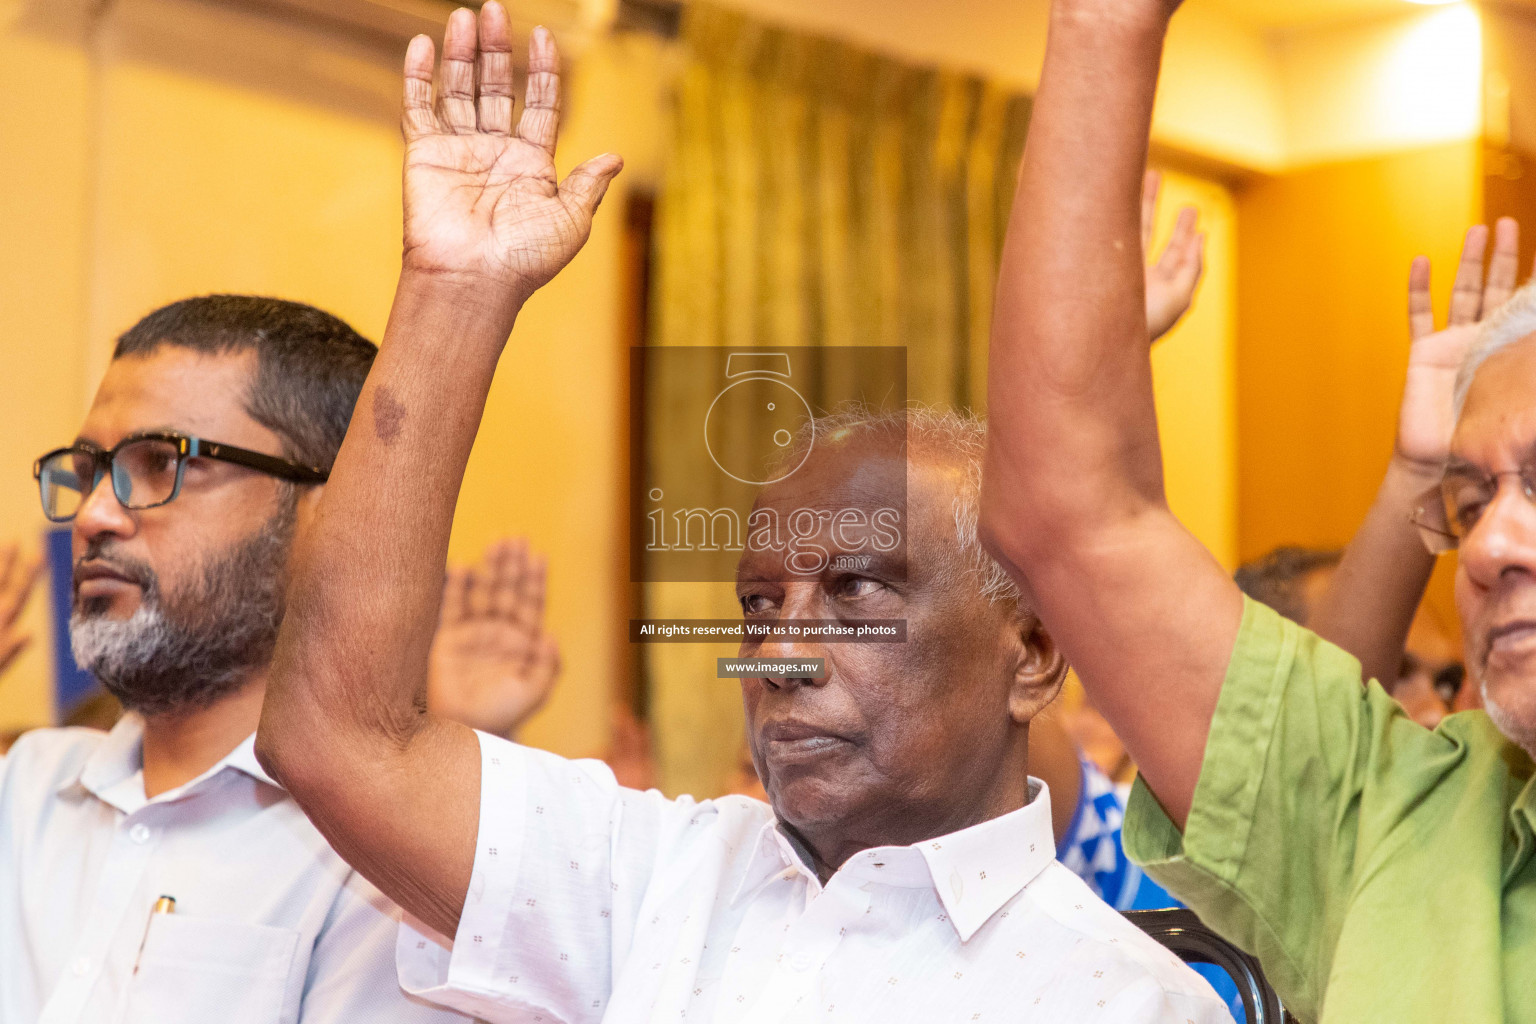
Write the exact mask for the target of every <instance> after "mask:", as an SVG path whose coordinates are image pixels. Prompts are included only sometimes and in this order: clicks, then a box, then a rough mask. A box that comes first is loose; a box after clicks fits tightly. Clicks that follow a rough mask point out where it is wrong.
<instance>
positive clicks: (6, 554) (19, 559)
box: [0, 543, 42, 672]
mask: <svg viewBox="0 0 1536 1024" xmlns="http://www.w3.org/2000/svg"><path fill="white" fill-rule="evenodd" d="M41 568H42V560H41V559H39V558H38V557H37V556H35V555H23V554H22V553H21V546H20V545H18V544H15V543H11V544H6V545H4V546H0V672H4V671H5V670H6V669H7V668H9V667H10V665H11V662H13V661H15V660H16V657H17V655H19V654H21V652H22V651H24V650H26V649H27V646H28V645H29V644H30V643H31V642H32V634H31V633H30V632H28V631H27V630H26V629H24V628H22V627H21V625H20V624H19V623H18V621H17V620H18V619H20V618H21V613H22V610H23V609H25V608H26V606H27V599H28V598H29V597H31V596H32V588H33V586H34V585H35V584H36V583H37V576H38V571H39V570H40V569H41Z"/></svg>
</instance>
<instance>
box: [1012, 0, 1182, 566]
mask: <svg viewBox="0 0 1536 1024" xmlns="http://www.w3.org/2000/svg"><path fill="white" fill-rule="evenodd" d="M1146 6H1147V5H1144V4H1142V5H1132V4H1127V5H1122V7H1121V9H1120V10H1117V11H1114V12H1113V13H1105V9H1108V8H1113V7H1114V5H1111V4H1097V3H1095V4H1079V3H1075V2H1071V3H1058V4H1056V5H1055V7H1054V8H1053V11H1052V19H1051V28H1050V44H1049V46H1048V48H1047V55H1046V64H1045V69H1044V73H1043V76H1042V80H1041V86H1040V93H1039V96H1038V99H1037V103H1036V107H1035V111H1036V113H1035V116H1034V119H1033V120H1032V122H1031V124H1030V133H1029V142H1028V145H1027V147H1026V150H1025V156H1024V164H1023V168H1022V171H1021V173H1020V186H1019V193H1018V195H1019V198H1018V200H1017V202H1016V203H1015V206H1014V210H1013V214H1012V218H1011V220H1010V222H1009V229H1008V239H1007V242H1006V244H1005V247H1004V251H1003V258H1002V266H1001V277H1002V279H1003V281H1004V282H1005V285H1004V286H1003V287H1001V288H1000V289H999V297H998V303H997V308H996V312H995V319H994V325H993V341H992V352H991V362H990V371H989V372H990V380H989V389H988V390H989V409H990V415H991V417H992V422H993V424H994V425H995V428H996V429H994V431H993V441H992V444H991V447H990V449H989V452H988V467H987V468H988V473H989V476H988V479H987V484H988V488H989V490H991V491H992V493H993V496H994V497H996V498H999V499H1005V498H1006V495H1010V494H1018V495H1021V496H1022V495H1028V501H1029V504H1030V505H1031V507H1036V508H1038V507H1041V504H1042V503H1052V502H1054V503H1059V504H1060V505H1061V506H1062V507H1076V508H1078V509H1079V510H1085V511H1087V512H1088V514H1090V515H1092V514H1095V513H1094V510H1104V511H1116V512H1118V511H1122V510H1124V509H1125V507H1126V502H1127V501H1133V502H1134V501H1151V502H1160V501H1161V500H1162V470H1161V459H1160V457H1159V453H1158V446H1157V430H1156V419H1155V413H1154V409H1153V405H1152V388H1151V364H1150V360H1149V358H1148V352H1147V323H1146V309H1145V298H1144V288H1145V283H1144V272H1143V266H1142V253H1141V243H1140V196H1141V183H1142V174H1143V169H1144V167H1145V164H1146V152H1147V143H1148V130H1149V129H1148V125H1149V123H1150V120H1151V110H1152V101H1153V97H1154V94H1155V92H1156V83H1157V72H1158V64H1159V60H1160V55H1161V47H1162V40H1163V34H1164V31H1165V28H1166V21H1165V19H1163V18H1152V17H1145V16H1142V17H1133V16H1131V14H1130V13H1129V12H1130V10H1131V8H1132V7H1136V8H1137V9H1138V10H1140V9H1141V8H1145V7H1146ZM1000 503H1007V504H1012V502H1006V501H1004V502H1000ZM1071 522H1072V521H1069V520H1063V521H1062V523H1061V525H1062V526H1067V525H1070V524H1071ZM991 525H992V526H993V528H994V529H995V530H999V531H1006V530H1007V524H1006V523H1004V522H1001V521H994V522H993V523H992V524H991ZM994 539H995V540H997V541H1001V542H1004V543H1006V544H1008V546H1009V547H1013V546H1015V545H1029V544H1031V543H1032V542H1038V543H1039V544H1041V545H1042V546H1044V545H1045V543H1046V542H1045V539H1044V538H1043V537H1041V536H1040V535H1039V533H1038V532H1037V531H1034V530H1033V529H1032V530H1031V531H1030V532H1029V533H1028V534H1027V535H1023V534H1021V535H1018V536H994Z"/></svg>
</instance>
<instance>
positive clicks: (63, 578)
mask: <svg viewBox="0 0 1536 1024" xmlns="http://www.w3.org/2000/svg"><path fill="white" fill-rule="evenodd" d="M69 532H70V531H69V528H68V527H62V528H56V529H52V530H49V531H48V532H47V534H46V535H45V537H44V545H45V547H46V549H47V551H48V607H49V611H50V612H51V613H52V615H53V666H54V670H53V710H54V721H56V722H62V721H63V720H64V718H65V716H67V715H68V714H69V712H70V711H71V710H72V709H73V708H74V706H75V705H76V704H79V703H80V702H81V701H82V700H84V699H85V698H87V697H89V696H91V695H92V694H94V693H95V692H96V689H97V687H96V679H95V677H93V676H92V675H91V674H90V673H89V672H86V671H84V670H82V669H81V668H80V667H79V666H77V665H76V664H75V657H74V655H73V654H71V653H70V651H69V609H70V605H71V603H72V602H71V597H72V595H71V592H70V591H71V589H72V588H71V585H70V584H71V582H72V580H73V578H74V559H73V557H72V556H71V553H70V547H69Z"/></svg>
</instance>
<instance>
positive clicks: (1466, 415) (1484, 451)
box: [1451, 335, 1536, 472]
mask: <svg viewBox="0 0 1536 1024" xmlns="http://www.w3.org/2000/svg"><path fill="white" fill-rule="evenodd" d="M1533 449H1536V335H1530V336H1527V337H1525V338H1522V339H1521V340H1520V341H1517V342H1515V343H1513V344H1511V345H1509V346H1508V347H1506V348H1503V349H1500V350H1499V351H1498V352H1496V353H1494V354H1493V355H1491V356H1489V357H1488V358H1487V359H1486V360H1485V361H1484V362H1483V364H1482V365H1481V366H1479V367H1478V368H1477V372H1476V374H1475V375H1474V376H1473V378H1472V383H1471V385H1470V386H1469V387H1468V388H1467V397H1466V401H1465V402H1464V403H1463V405H1462V409H1461V418H1460V419H1459V420H1457V422H1456V431H1455V434H1454V435H1453V437H1452V439H1451V458H1452V460H1453V462H1463V463H1467V464H1469V465H1472V466H1476V467H1479V468H1482V469H1485V470H1489V471H1493V472H1502V471H1504V470H1507V469H1512V468H1514V467H1515V466H1517V465H1519V464H1520V463H1523V462H1524V461H1526V460H1527V459H1528V458H1529V457H1530V455H1531V454H1532V450H1533Z"/></svg>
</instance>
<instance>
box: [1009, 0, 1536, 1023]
mask: <svg viewBox="0 0 1536 1024" xmlns="http://www.w3.org/2000/svg"><path fill="white" fill-rule="evenodd" d="M1178 5H1179V0H1055V3H1054V5H1053V9H1052V15H1051V27H1050V40H1049V45H1048V48H1047V56H1046V66H1045V71H1044V75H1043V77H1042V81H1041V87H1040V91H1039V94H1038V96H1037V99H1036V103H1035V108H1034V118H1033V122H1032V124H1031V129H1030V138H1029V143H1028V149H1027V151H1026V154H1025V159H1024V167H1023V170H1022V172H1021V180H1020V190H1019V197H1018V200H1017V203H1016V207H1015V209H1014V212H1013V219H1012V223H1011V225H1010V229H1009V234H1008V239H1007V243H1006V246H1005V250H1004V256H1003V267H1002V281H1001V285H1000V288H999V293H998V300H997V311H996V318H995V321H994V327H993V338H992V351H991V362H990V367H991V369H990V382H989V388H990V393H989V398H990V412H991V420H992V426H991V440H990V447H989V450H988V457H987V465H986V475H985V481H984V486H983V495H982V513H981V516H982V521H981V532H982V535H983V538H984V540H985V542H986V544H987V546H988V549H989V550H990V551H991V553H992V554H993V555H994V556H995V557H997V559H998V560H999V561H1000V562H1002V563H1003V565H1004V566H1006V567H1007V568H1008V569H1009V571H1010V573H1011V574H1012V575H1013V576H1014V577H1015V579H1016V580H1018V582H1019V583H1020V584H1021V586H1022V587H1023V588H1024V590H1025V593H1026V594H1027V595H1030V596H1031V598H1032V599H1033V601H1034V603H1035V607H1036V608H1037V610H1038V611H1039V613H1040V615H1041V618H1042V620H1043V622H1044V623H1045V624H1046V626H1047V627H1048V628H1049V629H1050V631H1051V633H1052V634H1053V636H1054V637H1055V639H1056V641H1057V643H1058V644H1059V646H1060V647H1061V648H1062V650H1063V651H1064V652H1065V653H1066V655H1067V657H1068V659H1069V660H1070V661H1071V663H1072V664H1073V665H1074V666H1075V667H1076V669H1077V671H1078V674H1079V675H1080V676H1081V678H1082V680H1083V683H1084V685H1085V687H1086V688H1087V689H1088V691H1089V692H1090V694H1091V695H1092V696H1093V699H1094V703H1095V705H1096V706H1097V707H1098V708H1099V709H1100V710H1101V711H1102V712H1103V713H1104V715H1105V716H1106V718H1108V720H1109V721H1110V723H1111V724H1112V725H1113V726H1114V728H1115V730H1116V732H1117V733H1118V734H1119V735H1120V737H1121V738H1122V739H1123V740H1124V741H1125V744H1126V747H1127V749H1128V750H1129V751H1130V753H1131V755H1132V756H1133V758H1134V759H1135V760H1136V762H1137V764H1138V765H1139V766H1140V768H1141V781H1140V782H1139V783H1138V785H1137V791H1136V794H1135V795H1134V797H1133V805H1132V807H1131V809H1130V811H1129V813H1128V816H1127V821H1126V836H1127V841H1128V845H1129V846H1130V849H1131V851H1132V853H1133V855H1134V856H1137V857H1138V858H1140V859H1142V860H1143V861H1145V862H1146V863H1147V864H1148V865H1149V867H1150V869H1151V871H1152V873H1153V875H1154V877H1157V878H1158V879H1159V880H1160V881H1163V882H1164V883H1165V884H1167V885H1168V886H1169V887H1170V888H1171V889H1172V890H1173V891H1174V892H1175V893H1176V894H1177V895H1179V896H1180V897H1181V898H1182V899H1184V900H1186V901H1187V902H1188V903H1189V904H1190V906H1192V907H1193V908H1194V909H1195V910H1196V911H1197V912H1198V913H1199V914H1200V915H1201V916H1202V918H1204V919H1205V920H1206V921H1208V922H1209V923H1210V924H1211V925H1213V926H1214V927H1216V928H1217V929H1218V930H1220V931H1222V932H1223V933H1224V934H1226V935H1228V936H1230V937H1231V938H1233V939H1234V940H1236V941H1237V942H1238V943H1239V944H1240V945H1243V946H1244V947H1246V948H1248V949H1250V950H1252V951H1253V952H1254V953H1256V954H1257V955H1258V956H1259V957H1260V959H1261V960H1262V962H1263V965H1264V967H1265V970H1266V972H1267V973H1268V975H1269V977H1270V979H1271V980H1272V982H1273V983H1274V984H1275V986H1276V988H1277V989H1278V990H1279V992H1280V994H1281V997H1282V999H1283V1000H1284V1001H1285V1002H1286V1004H1287V1005H1288V1007H1289V1008H1290V1009H1291V1010H1292V1012H1293V1013H1295V1014H1296V1015H1298V1016H1299V1017H1301V1018H1302V1019H1305V1020H1309V1021H1317V1022H1322V1024H1329V1022H1338V1024H1345V1022H1348V1024H1355V1022H1361V1021H1378V1020H1379V1021H1394V1022H1414V1021H1426V1022H1428V1021H1435V1022H1445V1021H1456V1022H1463V1021H1475V1022H1480V1021H1498V1020H1509V1021H1521V1020H1528V1021H1536V957H1533V954H1536V866H1533V864H1532V858H1531V854H1532V850H1533V848H1536V839H1533V821H1536V817H1533V813H1532V806H1533V802H1536V798H1533V796H1532V795H1531V791H1530V789H1529V787H1528V782H1529V779H1530V777H1531V775H1532V767H1531V762H1530V760H1529V756H1528V753H1527V752H1528V751H1531V750H1533V749H1536V502H1533V499H1532V497H1531V496H1532V494H1533V493H1536V486H1533V485H1536V465H1533V449H1536V294H1532V293H1529V292H1525V293H1521V294H1520V295H1518V296H1516V298H1515V299H1514V300H1513V301H1511V302H1510V303H1509V305H1508V306H1507V307H1505V309H1504V310H1502V311H1501V312H1500V313H1499V314H1498V315H1497V316H1495V317H1493V318H1492V319H1491V320H1490V321H1489V322H1488V323H1487V324H1485V325H1484V326H1483V328H1482V329H1481V333H1480V334H1479V333H1478V330H1479V329H1478V328H1477V327H1476V326H1475V324H1476V323H1477V321H1478V320H1479V319H1480V318H1481V314H1482V311H1483V310H1484V309H1485V308H1486V309H1490V310H1491V309H1493V308H1495V307H1497V306H1499V305H1500V304H1502V303H1503V302H1504V300H1505V299H1506V298H1508V296H1509V292H1510V291H1511V290H1512V288H1513V283H1514V277H1515V271H1514V266H1513V255H1512V245H1511V242H1512V240H1513V235H1514V229H1513V225H1512V224H1502V225H1501V226H1500V230H1499V244H1498V247H1497V252H1496V254H1495V257H1494V262H1493V264H1492V266H1491V268H1490V271H1489V282H1488V286H1487V288H1484V287H1483V286H1482V280H1481V278H1482V250H1483V248H1484V247H1485V246H1486V244H1487V239H1488V233H1487V231H1486V229H1475V230H1474V231H1473V232H1471V233H1470V234H1469V245H1468V257H1467V259H1466V260H1464V266H1463V270H1462V273H1461V274H1460V275H1458V285H1457V296H1456V300H1455V302H1454V303H1453V308H1452V317H1451V321H1452V327H1451V328H1450V329H1449V330H1447V331H1442V332H1439V333H1436V332H1435V331H1434V329H1433V317H1432V315H1431V314H1430V312H1429V309H1428V266H1427V264H1425V263H1422V262H1421V263H1419V264H1416V266H1415V270H1414V279H1413V288H1412V294H1413V296H1414V301H1413V318H1414V319H1413V322H1414V335H1415V339H1416V341H1415V348H1414V352H1413V356H1412V366H1411V368H1410V373H1409V384H1408V389H1407V392H1406V393H1405V397H1404V409H1405V415H1404V419H1403V421H1402V423H1401V424H1400V428H1399V437H1398V442H1397V451H1396V453H1395V457H1394V460H1393V464H1392V469H1391V471H1390V472H1389V474H1388V477H1387V480H1386V482H1385V483H1384V484H1383V487H1382V491H1381V495H1380V497H1379V499H1378V502H1377V505H1376V507H1375V508H1374V509H1373V510H1372V513H1371V517H1370V519H1369V520H1368V521H1367V524H1366V527H1365V528H1364V530H1363V532H1362V535H1361V537H1359V538H1357V541H1356V544H1355V545H1354V546H1353V548H1352V550H1351V552H1350V555H1349V557H1348V558H1347V559H1346V562H1345V564H1344V566H1342V567H1341V570H1340V574H1341V577H1344V578H1345V580H1346V584H1347V585H1346V586H1345V587H1343V588H1336V589H1340V590H1343V591H1348V592H1349V593H1354V594H1361V593H1364V594H1366V595H1367V597H1368V599H1367V600H1363V601H1360V602H1359V603H1358V606H1357V607H1345V606H1339V607H1334V608H1333V609H1331V611H1328V612H1327V613H1326V614H1327V616H1328V618H1329V621H1330V627H1329V629H1328V630H1326V631H1324V635H1326V636H1329V637H1330V638H1331V639H1333V640H1335V641H1337V642H1339V643H1341V644H1343V645H1344V646H1348V647H1349V649H1350V650H1354V651H1357V652H1358V653H1360V654H1361V658H1362V659H1363V660H1364V662H1365V664H1366V667H1367V669H1369V674H1370V675H1380V674H1381V672H1382V671H1383V669H1382V668H1380V667H1378V666H1381V665H1387V666H1389V667H1390V665H1391V662H1390V660H1388V657H1387V655H1388V654H1390V651H1391V650H1392V648H1393V647H1394V645H1395V646H1396V649H1397V650H1398V651H1399V652H1400V651H1401V643H1402V638H1403V637H1404V636H1405V635H1406V633H1407V628H1408V623H1409V621H1411V618H1412V608H1413V605H1414V604H1415V603H1416V602H1417V597H1418V593H1417V589H1418V588H1421V587H1422V583H1423V577H1424V575H1425V574H1426V573H1427V571H1428V565H1429V556H1428V553H1427V552H1425V551H1423V550H1419V551H1414V550H1413V549H1412V548H1413V545H1414V544H1415V543H1416V540H1415V537H1414V535H1413V532H1412V530H1411V529H1410V528H1409V527H1408V526H1407V514H1408V513H1409V512H1410V511H1413V510H1414V509H1415V508H1416V507H1417V506H1418V503H1417V502H1415V500H1414V496H1415V495H1421V494H1422V493H1423V492H1424V491H1426V490H1429V489H1431V488H1432V487H1434V485H1436V484H1437V483H1438V482H1439V481H1440V480H1441V477H1442V472H1443V474H1444V486H1443V495H1438V496H1437V497H1436V498H1435V500H1434V501H1433V502H1430V503H1428V504H1426V505H1425V506H1424V508H1423V509H1421V510H1420V511H1421V514H1420V517H1419V521H1420V522H1421V524H1422V525H1424V526H1426V527H1429V528H1431V529H1432V530H1434V531H1438V533H1435V534H1433V536H1436V537H1439V538H1440V539H1441V544H1440V546H1441V547H1446V548H1448V547H1453V546H1459V548H1460V552H1461V562H1460V567H1459V573H1458V578H1457V599H1458V604H1459V606H1460V609H1461V613H1462V618H1463V625H1464V629H1465V633H1466V639H1467V664H1468V669H1469V671H1470V673H1471V675H1472V678H1473V679H1474V680H1475V681H1476V682H1478V683H1479V684H1480V685H1481V686H1482V687H1483V689H1484V692H1485V695H1486V697H1487V700H1488V703H1489V708H1490V714H1488V715H1485V714H1484V713H1482V712H1476V711H1474V712H1468V713H1465V714H1461V715H1455V716H1452V717H1450V718H1449V719H1447V720H1446V721H1445V722H1444V723H1443V724H1442V725H1441V726H1440V727H1439V728H1438V729H1437V730H1436V731H1434V732H1430V731H1428V730H1426V729H1424V728H1422V727H1420V726H1418V725H1416V724H1414V723H1413V722H1412V721H1410V720H1409V719H1407V718H1406V717H1405V716H1404V715H1403V713H1402V711H1401V709H1400V708H1399V707H1397V705H1396V704H1395V703H1394V702H1393V701H1392V700H1391V699H1390V698H1389V697H1388V696H1387V694H1386V693H1385V692H1384V691H1382V690H1381V688H1380V687H1379V686H1377V685H1375V684H1371V685H1369V686H1363V685H1362V670H1361V668H1362V666H1361V662H1360V661H1357V660H1356V659H1355V658H1354V657H1351V656H1350V655H1348V654H1345V653H1344V652H1343V650H1341V649H1340V648H1339V647H1336V646H1333V645H1331V644H1329V643H1327V642H1325V641H1324V640H1322V639H1320V638H1319V637H1318V636H1317V635H1315V634H1313V633H1310V632H1308V631H1306V630H1303V629H1301V628H1300V627H1298V626H1296V625H1294V624H1292V623H1290V622H1287V621H1285V620H1282V619H1281V618H1280V617H1279V616H1278V615H1276V614H1275V613H1274V612H1272V611H1270V610H1269V609H1267V608H1264V607H1262V606H1259V605H1256V604H1253V603H1250V602H1246V601H1245V600H1244V598H1243V597H1242V595H1241V594H1240V593H1239V592H1238V590H1237V588H1236V586H1235V585H1234V584H1233V582H1232V580H1231V579H1230V578H1229V577H1228V576H1227V575H1226V573H1225V572H1224V571H1223V570H1222V568H1221V566H1220V565H1219V564H1217V562H1216V560H1215V559H1214V558H1212V557H1211V555H1210V554H1209V553H1208V552H1207V551H1205V549H1204V548H1203V547H1202V546H1201V545H1200V544H1199V542H1198V541H1196V540H1195V538H1194V537H1192V536H1191V535H1190V534H1189V533H1188V531H1186V530H1185V529H1184V528H1183V527H1182V526H1181V525H1180V524H1179V522H1178V521H1177V520H1176V519H1175V518H1174V516H1173V515H1172V513H1171V512H1170V511H1169V509H1168V506H1167V502H1166V499H1165V496H1164V490H1163V478H1162V463H1161V455H1160V452H1159V449H1158V441H1157V421H1156V413H1155V409H1154V406H1153V399H1152V384H1151V367H1150V365H1149V360H1148V358H1147V344H1146V334H1145V330H1146V328H1145V323H1144V317H1143V315H1142V314H1141V313H1140V303H1141V287H1142V283H1141V277H1140V249H1139V246H1138V245H1137V244H1136V239H1137V204H1136V193H1137V183H1138V180H1139V176H1140V167H1141V166H1142V163H1143V161H1144V160H1145V158H1146V151H1147V143H1148V126H1149V123H1150V120H1151V113H1152V103H1153V96H1154V93H1155V90H1156V84H1157V73H1158V63H1159V60H1160V58H1161V50H1162V43H1163V38H1164V35H1165V33H1166V30H1167V26H1168V21H1169V19H1170V18H1171V17H1172V16H1173V13H1174V10H1175V9H1176V8H1177V7H1178ZM1469 346H1471V347H1472V353H1473V354H1472V355H1471V356H1470V357H1468V358H1467V359H1466V360H1465V365H1466V367H1468V369H1467V370H1465V371H1464V372H1463V381H1462V384H1463V387H1462V388H1460V389H1458V392H1459V394H1458V398H1464V400H1465V401H1464V406H1463V405H1462V403H1461V402H1459V401H1456V402H1453V400H1452V389H1451V386H1450V384H1451V382H1453V381H1454V380H1455V377H1456V374H1457V370H1458V367H1459V366H1461V365H1462V364H1463V356H1464V354H1465V353H1466V351H1467V349H1468V348H1469ZM1484 352H1491V354H1489V355H1487V358H1486V361H1483V357H1482V353H1484ZM1410 413H1411V415H1410ZM1453 429H1454V434H1453ZM1442 502H1443V504H1444V505H1445V506H1446V511H1445V514H1444V515H1440V514H1439V510H1440V506H1441V504H1442ZM1399 627H1400V628H1399ZM1372 633H1374V639H1373V640H1371V642H1368V643H1365V644H1359V643H1354V644H1351V643H1347V642H1346V641H1347V640H1348V639H1349V638H1350V636H1351V635H1353V636H1354V637H1355V638H1356V639H1358V638H1359V636H1361V635H1363V634H1372ZM1490 716H1491V717H1490ZM1495 723H1497V724H1495Z"/></svg>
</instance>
